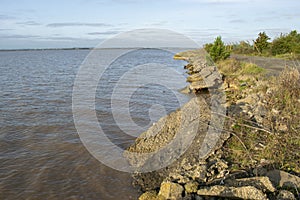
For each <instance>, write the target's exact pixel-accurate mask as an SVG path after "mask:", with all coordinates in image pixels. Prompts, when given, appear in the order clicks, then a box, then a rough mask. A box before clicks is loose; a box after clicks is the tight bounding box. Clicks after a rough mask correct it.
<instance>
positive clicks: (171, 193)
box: [158, 182, 183, 200]
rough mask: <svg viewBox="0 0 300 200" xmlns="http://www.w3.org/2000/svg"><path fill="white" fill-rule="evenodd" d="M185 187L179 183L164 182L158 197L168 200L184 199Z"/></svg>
mask: <svg viewBox="0 0 300 200" xmlns="http://www.w3.org/2000/svg"><path fill="white" fill-rule="evenodd" d="M182 193H183V187H182V186H181V185H179V184H177V183H172V182H163V183H162V184H161V186H160V190H159V193H158V196H162V197H164V198H166V199H168V200H177V199H181V198H182Z"/></svg>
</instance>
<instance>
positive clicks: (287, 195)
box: [276, 190, 296, 200]
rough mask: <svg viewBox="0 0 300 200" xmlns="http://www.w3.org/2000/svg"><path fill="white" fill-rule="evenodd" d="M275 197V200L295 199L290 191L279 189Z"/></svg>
mask: <svg viewBox="0 0 300 200" xmlns="http://www.w3.org/2000/svg"><path fill="white" fill-rule="evenodd" d="M276 199H277V200H296V197H295V195H294V194H293V193H291V192H290V191H287V190H280V191H279V193H278V195H277V198H276Z"/></svg>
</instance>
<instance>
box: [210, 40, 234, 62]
mask: <svg viewBox="0 0 300 200" xmlns="http://www.w3.org/2000/svg"><path fill="white" fill-rule="evenodd" d="M204 48H205V50H206V51H207V52H208V53H209V55H210V56H211V58H212V60H213V61H214V62H217V61H220V60H225V59H227V58H228V57H229V56H230V52H229V51H228V50H227V48H226V46H225V45H224V42H223V41H222V38H221V36H218V37H217V38H216V39H215V41H214V43H213V44H206V45H205V46H204Z"/></svg>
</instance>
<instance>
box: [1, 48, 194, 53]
mask: <svg viewBox="0 0 300 200" xmlns="http://www.w3.org/2000/svg"><path fill="white" fill-rule="evenodd" d="M104 49H183V50H187V49H190V50H192V49H195V48H187V47H149V48H148V47H108V48H96V47H78V48H77V47H74V48H42V49H0V52H3V51H52V50H56V51H58V50H104Z"/></svg>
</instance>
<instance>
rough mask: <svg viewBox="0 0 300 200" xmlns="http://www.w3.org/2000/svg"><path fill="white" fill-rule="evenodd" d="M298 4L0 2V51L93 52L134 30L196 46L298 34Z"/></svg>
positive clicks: (276, 0)
mask: <svg viewBox="0 0 300 200" xmlns="http://www.w3.org/2000/svg"><path fill="white" fill-rule="evenodd" d="M299 19H300V1H299V0H284V1H283V0H51V1H43V0H0V49H19V48H60V47H94V46H96V45H97V44H98V43H99V42H101V41H103V40H105V39H107V38H111V37H113V36H114V35H116V34H118V33H121V32H124V31H130V30H132V29H140V28H162V29H170V30H173V31H176V32H179V33H182V34H184V35H186V36H188V37H190V38H191V39H193V40H195V41H197V42H198V43H199V44H200V45H201V44H204V43H206V42H211V41H213V40H214V38H215V37H216V36H218V35H221V36H222V37H223V39H224V40H225V41H226V42H227V43H229V42H238V41H240V40H249V41H251V40H252V39H255V38H256V37H257V34H258V33H259V32H260V31H266V33H267V34H268V35H269V36H271V37H272V38H274V37H276V36H278V35H279V34H280V33H281V32H284V33H287V32H289V31H291V30H295V29H296V30H298V31H300V21H299Z"/></svg>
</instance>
